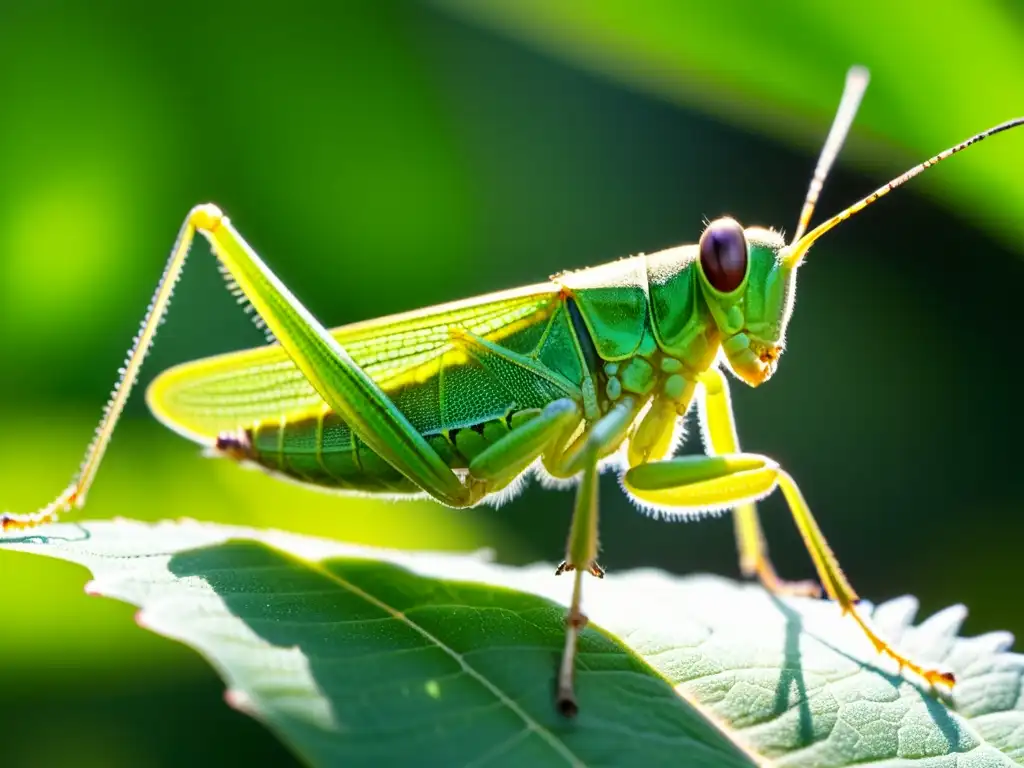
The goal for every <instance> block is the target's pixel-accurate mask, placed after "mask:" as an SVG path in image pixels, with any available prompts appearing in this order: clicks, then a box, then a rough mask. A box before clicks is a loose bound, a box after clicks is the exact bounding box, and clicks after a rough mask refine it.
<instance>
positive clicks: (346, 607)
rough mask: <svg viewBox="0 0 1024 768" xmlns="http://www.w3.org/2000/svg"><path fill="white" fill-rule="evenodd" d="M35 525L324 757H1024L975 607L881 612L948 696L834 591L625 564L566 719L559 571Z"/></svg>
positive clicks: (595, 592)
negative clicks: (894, 654)
mask: <svg viewBox="0 0 1024 768" xmlns="http://www.w3.org/2000/svg"><path fill="white" fill-rule="evenodd" d="M42 533H45V534H46V535H45V537H44V536H43V535H34V536H30V537H26V538H23V539H20V540H17V541H9V542H5V543H4V546H5V547H6V548H10V549H18V550H23V551H26V552H34V553H38V554H45V555H49V556H52V557H57V558H61V559H64V560H69V561H72V562H76V563H80V564H82V565H85V566H87V567H88V568H89V569H90V570H91V571H92V572H93V574H94V580H93V581H92V582H91V584H90V587H89V590H90V591H91V592H93V593H96V594H103V595H107V596H110V597H115V598H118V599H120V600H124V601H127V602H129V603H132V604H134V605H137V606H140V607H141V609H142V610H141V611H140V613H139V622H140V624H142V625H143V626H145V627H147V628H150V629H152V630H154V631H156V632H158V633H160V634H163V635H166V636H168V637H172V638H175V639H178V640H180V641H182V642H184V643H186V644H188V645H190V646H192V647H193V648H195V649H197V650H198V651H199V652H200V653H201V654H203V655H204V656H205V657H206V658H207V659H208V660H209V661H210V662H211V663H212V664H213V665H214V666H215V667H216V668H217V669H218V671H219V672H220V673H221V675H222V676H223V677H224V679H225V680H226V681H227V685H228V694H227V700H228V702H229V703H231V704H232V705H234V706H236V707H238V708H239V709H241V710H243V711H245V712H247V713H250V714H252V715H253V716H254V717H256V718H258V719H259V720H261V721H263V722H265V723H266V724H267V725H268V726H269V727H270V728H271V729H273V730H274V731H275V732H276V733H277V734H278V735H279V736H280V737H281V738H282V739H283V740H285V741H286V742H287V743H289V744H290V745H291V746H292V747H293V749H294V750H295V751H296V752H298V753H299V754H300V755H302V756H303V757H304V758H305V759H306V760H307V761H308V762H310V763H311V764H313V765H318V766H319V765H333V764H343V765H358V764H372V765H406V764H411V763H414V762H423V761H424V760H426V761H427V762H431V763H433V764H441V765H468V764H473V765H477V764H480V765H482V764H485V763H487V764H496V765H506V764H507V765H525V764H532V765H565V764H569V765H598V764H602V765H610V764H611V765H622V764H631V765H660V764H668V763H670V762H671V763H678V762H679V760H680V759H682V758H683V757H684V756H685V760H686V762H685V764H686V765H688V766H743V765H757V764H759V762H763V760H765V759H767V760H770V761H771V763H772V764H773V765H787V766H810V765H815V766H820V765H828V766H845V765H852V764H855V763H870V764H872V765H878V766H898V765H906V764H908V761H910V760H914V761H915V763H914V764H915V765H916V766H940V765H952V764H953V762H951V757H950V756H954V755H955V756H956V757H955V758H952V760H953V761H955V763H956V764H957V765H970V766H1001V765H1006V766H1009V765H1013V764H1015V761H1016V762H1017V763H1019V762H1021V760H1022V759H1024V702H1022V701H1021V700H1020V696H1019V690H1020V687H1021V683H1022V678H1024V657H1021V656H1019V655H1016V654H1012V653H1008V652H1007V651H1006V648H1007V647H1008V646H1009V644H1010V642H1011V638H1010V637H1009V636H1008V635H1007V634H1006V633H992V634H989V635H984V636H981V637H976V638H972V639H966V640H965V639H958V638H957V637H956V632H957V630H958V628H959V626H960V623H961V622H962V620H963V618H964V613H965V612H964V610H963V608H962V607H954V608H949V609H946V610H945V611H942V612H941V613H939V614H936V615H935V616H933V617H931V618H930V619H928V620H927V621H925V622H924V623H923V624H921V625H919V626H917V627H911V625H910V622H911V619H912V616H913V613H914V611H915V607H916V602H915V601H914V600H913V599H910V598H903V599H900V600H895V601H892V602H890V603H887V604H884V605H882V606H880V607H879V608H878V609H876V610H875V611H874V615H873V618H874V621H875V622H876V623H877V625H878V626H879V627H880V628H881V629H882V630H883V631H884V632H886V633H887V634H888V635H889V636H890V637H892V638H894V639H895V640H896V641H897V642H898V643H899V645H900V647H901V648H902V649H903V650H905V651H908V652H910V653H913V654H915V655H917V656H918V657H920V658H924V659H929V660H932V661H938V662H941V663H943V664H945V665H946V666H948V667H949V668H951V669H952V670H953V671H954V672H955V673H956V674H957V676H958V678H959V683H958V686H957V688H956V693H955V695H954V696H953V697H952V698H951V699H949V700H943V699H942V698H941V697H939V696H937V695H936V694H935V693H934V692H928V691H925V690H923V689H922V688H920V687H918V685H917V684H915V683H914V682H913V681H911V680H908V679H905V678H903V677H902V676H900V674H899V673H898V671H897V670H894V669H889V668H888V667H887V665H886V664H885V663H884V661H883V660H882V659H881V658H879V657H878V656H877V655H876V654H874V652H873V650H872V648H871V646H870V645H869V644H868V643H867V641H866V640H865V639H864V637H863V635H861V634H860V632H859V631H858V630H857V628H856V626H855V625H854V624H853V622H851V621H849V620H848V619H843V618H842V617H840V616H839V615H838V611H837V610H836V607H835V606H834V605H833V604H830V603H827V602H820V601H806V600H785V601H782V600H776V599H774V598H771V597H769V596H767V595H766V594H765V593H764V592H763V591H762V590H761V589H760V588H758V587H754V586H737V585H736V584H733V583H731V582H728V581H725V580H722V579H712V578H686V579H678V578H673V577H669V576H667V575H665V574H663V573H661V572H658V571H654V570H645V571H635V572H632V573H621V574H613V575H612V576H611V577H610V578H608V579H606V580H605V581H603V582H600V583H598V582H591V583H590V585H589V587H590V589H589V608H590V613H591V616H592V618H593V619H595V620H596V622H599V623H600V624H601V625H602V627H604V628H603V629H598V628H596V627H594V626H593V625H592V626H591V627H590V628H588V629H587V631H586V632H585V633H584V636H583V638H582V642H581V650H582V654H581V664H580V669H579V673H578V678H577V682H578V688H579V691H578V692H579V696H580V699H581V703H582V711H581V713H580V716H579V717H578V718H577V720H575V721H566V720H564V719H562V718H561V717H560V716H559V715H557V714H556V713H555V712H554V710H553V707H552V703H551V692H552V686H553V682H554V671H555V667H556V663H557V658H558V654H559V652H560V650H561V640H562V621H563V609H562V607H561V606H560V605H558V604H557V601H560V600H561V599H562V597H563V594H562V593H563V592H564V591H565V588H566V587H567V586H568V585H567V584H566V583H565V582H564V581H563V580H558V579H554V578H552V576H551V569H550V568H549V567H546V566H534V567H529V568H519V569H516V568H510V567H505V566H498V565H494V564H490V563H487V562H485V561H484V560H483V559H482V558H480V557H472V556H455V555H434V554H412V553H397V552H392V551H387V550H379V549H370V548H365V547H355V546H351V545H343V544H337V543H334V542H329V541H326V540H322V539H315V538H312V537H304V536H297V535H294V534H285V533H277V532H258V531H254V530H251V529H244V528H233V527H227V526H217V525H204V524H198V523H191V522H183V523H161V524H158V525H145V524H140V523H129V522H120V523H89V524H85V525H82V526H77V525H62V526H59V527H53V528H50V529H47V530H46V531H45V532H40V534H42ZM609 630H610V631H609ZM611 632H614V633H615V634H611ZM670 684H671V685H670ZM673 687H674V688H675V689H674V690H673ZM677 694H678V695H677Z"/></svg>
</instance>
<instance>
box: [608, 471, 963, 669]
mask: <svg viewBox="0 0 1024 768" xmlns="http://www.w3.org/2000/svg"><path fill="white" fill-rule="evenodd" d="M623 483H624V485H625V487H626V489H627V490H628V491H629V492H630V493H632V494H633V495H634V496H636V497H637V498H638V499H640V500H642V501H646V502H648V503H651V504H656V505H660V506H672V507H680V508H684V509H685V508H691V509H701V508H708V507H721V506H723V505H734V504H735V505H741V504H752V503H753V502H754V501H755V500H756V499H759V498H761V497H762V496H763V495H765V494H766V493H769V492H771V491H772V490H774V489H775V487H776V486H778V487H780V488H781V489H782V493H783V495H784V496H785V498H786V502H787V504H788V505H789V509H790V511H791V512H792V513H793V520H794V521H795V522H796V525H797V528H798V529H799V530H800V535H801V536H802V537H803V539H804V544H806V546H807V551H808V552H810V555H811V559H812V560H814V565H815V567H816V568H817V570H818V576H819V578H820V579H821V583H822V584H823V585H824V587H825V592H826V593H827V594H828V596H829V597H830V598H831V599H832V600H835V601H836V602H837V603H839V607H840V609H841V610H842V612H843V613H844V614H846V613H849V614H850V615H851V616H852V617H853V620H854V621H856V622H857V624H858V625H859V626H860V628H861V629H862V630H863V631H864V634H865V635H867V637H868V639H869V640H870V641H871V643H872V644H873V645H874V646H875V648H876V650H878V652H879V653H883V654H885V655H886V656H889V657H890V658H892V659H894V660H895V661H896V662H897V663H898V664H899V665H900V668H901V669H902V668H904V667H906V668H907V669H910V670H911V671H913V672H915V673H916V674H918V675H920V676H921V677H923V678H924V679H925V680H927V681H928V682H929V683H930V684H944V685H949V686H952V685H953V683H954V682H955V681H954V678H953V675H952V674H951V673H950V672H947V671H944V670H940V669H935V668H931V667H925V666H922V665H920V664H918V663H917V662H915V661H913V660H912V659H910V658H908V657H907V656H904V655H903V654H901V653H900V652H899V651H897V650H896V649H895V648H893V647H892V646H891V645H890V644H889V643H888V642H886V640H885V639H883V638H882V637H881V636H880V635H879V634H878V633H877V632H876V631H875V630H874V629H873V628H872V627H871V625H870V624H869V623H868V621H867V619H866V618H864V616H862V615H861V614H860V612H859V611H858V610H857V605H856V603H857V600H858V599H859V598H858V597H857V593H856V592H854V590H853V587H852V586H850V582H849V581H847V580H846V576H845V575H844V574H843V571H842V569H841V568H840V567H839V562H838V561H837V560H836V557H835V555H834V554H833V553H832V549H831V547H829V545H828V542H827V541H826V540H825V536H824V534H822V532H821V529H820V528H819V527H818V523H817V521H816V520H815V519H814V515H812V514H811V510H810V507H808V506H807V502H806V501H805V500H804V497H803V494H801V493H800V489H799V488H798V487H797V485H796V482H794V480H793V478H792V477H790V475H789V474H788V473H787V472H786V471H785V470H783V469H782V468H781V467H779V465H778V464H776V463H775V462H774V461H772V460H771V459H769V458H767V457H766V456H759V455H757V454H741V453H735V454H726V455H724V456H683V457H680V458H676V459H669V460H668V461H659V462H654V463H650V464H641V465H640V466H637V467H633V468H632V469H630V470H629V471H628V472H626V474H625V476H624V478H623Z"/></svg>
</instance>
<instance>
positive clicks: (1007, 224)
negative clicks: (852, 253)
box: [435, 0, 1024, 251]
mask: <svg viewBox="0 0 1024 768" xmlns="http://www.w3.org/2000/svg"><path fill="white" fill-rule="evenodd" d="M435 2H437V4H438V5H440V6H442V7H444V8H446V9H448V10H451V11H453V12H457V13H459V14H461V15H464V16H465V17H467V18H470V19H472V20H474V21H481V22H484V23H485V24H487V25H489V26H493V27H495V28H497V29H499V30H501V31H502V32H504V33H506V34H509V35H511V36H513V37H516V38H518V39H521V40H525V41H527V42H529V43H531V44H533V45H535V46H537V47H539V48H542V49H544V50H546V51H549V52H551V53H553V54H555V55H556V56H558V57H560V58H564V59H566V60H568V61H571V62H572V63H573V64H577V65H582V66H584V67H587V68H590V69H593V70H595V71H598V72H600V73H602V74H606V75H610V76H611V77H614V78H615V79H617V80H620V81H623V82H626V83H628V84H629V85H631V86H633V87H638V88H640V89H642V90H646V91H648V92H651V93H655V94H657V95H659V96H661V97H667V98H669V99H671V100H673V101H679V102H682V103H686V104H691V105H695V106H697V105H699V106H700V107H701V108H702V109H707V110H710V111H712V112H714V113H717V114H719V115H722V116H724V117H727V118H729V119H731V120H733V121H734V122H736V123H739V124H742V125H744V126H746V127H748V128H750V129H756V130H758V131H761V132H764V133H770V134H773V135H776V136H779V137H783V138H786V139H789V140H793V139H799V140H800V141H801V143H804V144H806V145H809V146H813V147H817V146H818V145H819V144H820V142H821V139H822V137H823V136H824V132H823V130H822V127H820V126H813V127H812V125H813V123H814V122H816V121H824V120H827V119H828V117H829V116H830V115H831V114H832V112H833V111H834V109H835V106H836V104H838V99H839V92H840V89H841V86H842V75H843V72H844V71H845V70H846V69H847V68H848V67H850V66H851V65H853V64H864V65H866V66H867V67H868V68H869V69H870V70H871V71H872V72H873V73H874V74H875V75H876V77H875V78H874V80H873V82H872V84H871V87H870V88H869V89H868V94H867V97H866V99H865V101H864V106H863V109H862V111H861V113H860V114H859V115H858V118H857V123H856V128H855V131H854V135H855V136H856V135H858V134H859V135H861V136H865V135H866V136H871V137H872V139H873V140H872V141H871V143H870V144H868V143H863V144H859V149H860V155H861V160H862V161H868V160H869V157H871V156H873V157H874V162H876V163H877V158H878V156H879V154H881V155H882V156H884V157H885V158H886V160H887V161H888V162H889V163H897V162H898V163H900V164H903V163H907V162H913V163H917V162H920V161H921V160H924V159H925V158H926V157H929V156H931V155H933V154H935V153H936V152H938V151H939V150H942V149H944V148H945V147H947V146H949V145H951V144H953V143H955V142H957V141H960V140H961V139H963V138H966V137H967V136H969V135H971V134H973V133H977V132H978V131H980V130H982V129H984V128H987V127H989V126H990V125H994V124H995V123H997V122H1002V121H1003V120H1008V119H1010V118H1011V117H1015V116H1017V115H1019V114H1021V113H1022V111H1024V80H1022V79H1021V78H1020V77H1019V73H1020V72H1021V71H1022V70H1024V55H1022V51H1024V26H1022V25H1021V23H1020V21H1021V15H1020V10H1019V6H1017V5H1015V4H1014V3H1007V2H1001V1H1000V0H987V1H982V2H972V3H970V4H969V5H968V4H966V3H965V4H962V5H961V6H960V7H959V8H958V6H957V4H956V3H954V4H952V5H946V6H944V10H943V12H942V13H932V12H931V11H930V10H928V11H923V10H922V8H921V6H920V5H919V4H916V3H892V2H888V0H863V1H862V2H859V3H857V4H856V5H855V6H848V7H845V8H844V9H843V10H842V11H840V10H839V9H837V7H836V6H834V5H833V4H831V3H818V2H813V0H797V2H790V3H787V4H786V6H785V7H784V9H783V7H780V6H777V5H775V4H771V3H749V2H743V1H742V0H723V1H722V2H714V3H679V2H673V0H655V2H648V3H645V4H644V5H643V10H642V11H638V8H637V7H635V6H633V5H630V4H623V3H620V2H616V1H615V0H570V1H569V2H560V3H550V2H546V0H523V1H521V2H516V3H509V2H503V1H502V0H482V1H481V0H435ZM923 14H925V15H926V16H925V15H923ZM925 17H926V18H927V23H922V22H923V21H924V18H925ZM953 41H955V43H954V42H953ZM953 45H955V47H956V49H957V50H961V51H962V50H975V49H978V50H984V56H974V57H962V56H951V55H950V54H951V50H950V48H951V46H953ZM879 75H880V76H879ZM829 93H834V96H833V97H832V99H831V101H830V100H828V99H829V96H828V94H829ZM811 115H815V116H816V117H815V118H814V119H813V120H811V119H808V118H809V117H810V116H811ZM936 115H941V116H942V120H941V121H940V120H936V119H935V117H936ZM852 143H853V146H852V147H851V149H852V150H853V154H857V150H858V141H857V140H856V139H855V140H854V141H853V142H852ZM869 147H870V149H869ZM844 154H845V153H844ZM978 154H979V155H981V154H985V156H984V157H982V156H976V157H975V158H973V159H972V160H971V161H970V163H968V164H965V166H966V167H964V168H963V169H962V170H960V171H959V172H957V171H953V172H951V173H946V174H932V175H931V177H930V178H929V179H928V180H927V181H924V180H923V179H922V181H924V184H925V186H932V187H933V188H934V189H937V190H941V192H942V195H943V196H944V197H945V199H946V200H947V201H948V203H949V204H950V205H951V206H952V205H955V206H958V207H960V208H966V209H967V210H968V211H969V214H970V216H971V217H972V218H973V219H974V220H975V221H976V222H978V223H983V224H984V225H986V226H987V227H988V228H989V229H990V230H991V231H992V232H993V234H996V235H998V236H1000V237H1002V238H1003V239H1004V240H1005V241H1006V242H1007V243H1008V244H1010V245H1011V247H1014V248H1016V249H1017V250H1018V251H1019V250H1020V247H1021V236H1022V235H1024V223H1022V222H1024V220H1022V219H1021V217H1020V216H1019V212H1020V211H1021V209H1024V187H1022V185H1021V184H1020V179H1019V175H1018V169H1019V168H1020V166H1021V162H1024V142H1022V141H1021V140H1020V139H1019V137H1018V139H1017V140H1016V141H1013V142H1010V143H1008V145H1007V146H1004V147H1003V148H1002V150H1001V152H1000V153H999V154H996V153H978ZM896 155H898V156H899V160H898V161H897V159H896V157H895V156H896ZM847 157H849V155H847ZM894 169H895V165H893V167H890V168H889V169H888V170H889V171H890V172H891V171H893V170H894ZM898 170H902V168H900V169H898ZM867 191H869V190H865V193H866V192H867ZM849 202H852V201H849ZM832 212H833V211H828V213H832Z"/></svg>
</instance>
